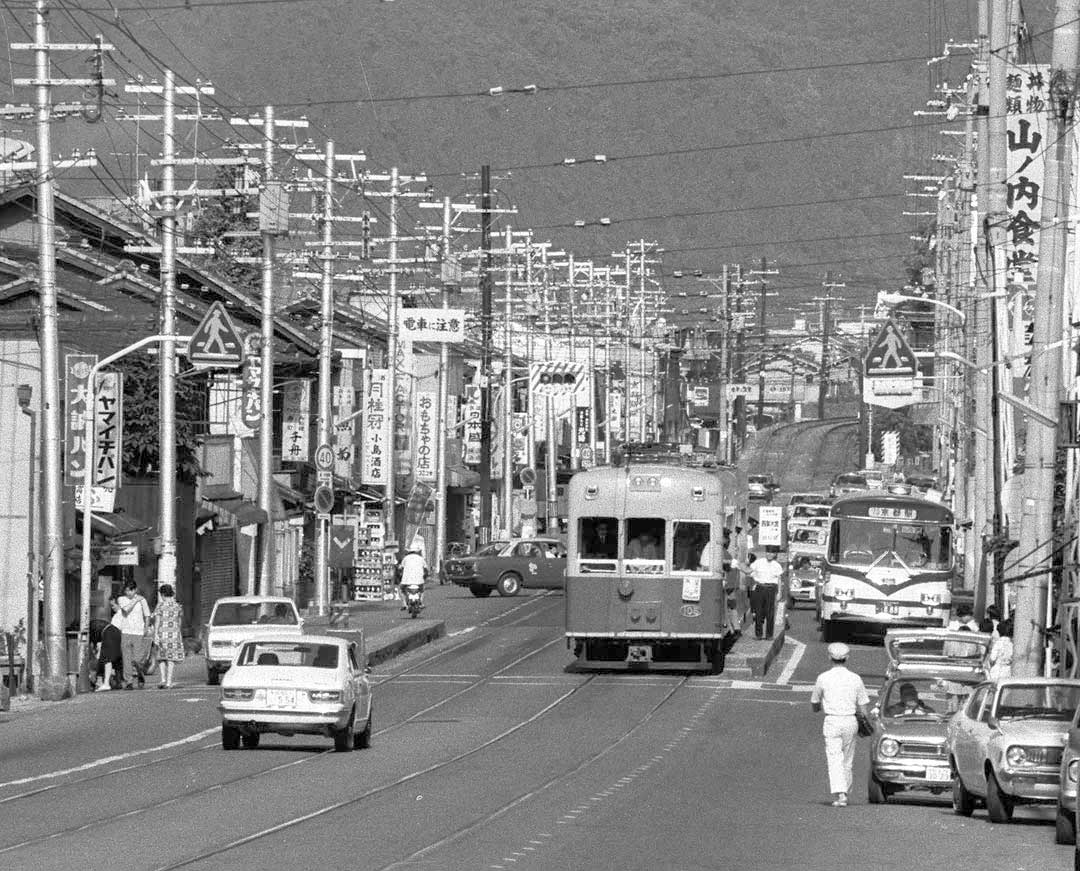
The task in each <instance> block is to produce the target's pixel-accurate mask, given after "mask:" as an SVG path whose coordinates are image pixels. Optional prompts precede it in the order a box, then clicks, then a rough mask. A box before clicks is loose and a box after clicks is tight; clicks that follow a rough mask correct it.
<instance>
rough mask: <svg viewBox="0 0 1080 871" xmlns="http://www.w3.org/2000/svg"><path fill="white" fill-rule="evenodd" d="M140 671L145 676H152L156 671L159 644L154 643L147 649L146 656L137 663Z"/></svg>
mask: <svg viewBox="0 0 1080 871" xmlns="http://www.w3.org/2000/svg"><path fill="white" fill-rule="evenodd" d="M136 666H138V669H139V671H140V672H142V673H143V674H152V673H153V672H154V669H156V668H157V666H158V646H157V642H153V643H151V644H150V645H148V646H147V648H146V656H145V657H144V658H143V659H142V660H141V661H139V662H137V663H136Z"/></svg>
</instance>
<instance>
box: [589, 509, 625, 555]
mask: <svg viewBox="0 0 1080 871" xmlns="http://www.w3.org/2000/svg"><path fill="white" fill-rule="evenodd" d="M583 555H584V556H586V557H593V558H600V559H615V557H617V556H618V555H619V542H618V541H617V540H616V538H615V533H614V531H613V530H612V529H611V526H610V524H609V523H608V522H607V520H604V519H603V518H599V519H597V521H596V523H595V525H594V526H593V532H592V537H591V538H590V539H589V543H588V545H587V547H586V550H585V553H584V554H583Z"/></svg>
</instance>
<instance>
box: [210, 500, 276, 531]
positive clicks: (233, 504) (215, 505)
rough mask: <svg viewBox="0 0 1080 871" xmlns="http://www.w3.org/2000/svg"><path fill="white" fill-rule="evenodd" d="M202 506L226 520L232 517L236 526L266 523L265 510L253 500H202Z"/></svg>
mask: <svg viewBox="0 0 1080 871" xmlns="http://www.w3.org/2000/svg"><path fill="white" fill-rule="evenodd" d="M202 507H203V508H212V509H213V510H214V511H216V512H217V513H218V515H220V516H222V517H223V519H226V520H228V519H229V518H232V520H233V522H234V523H235V524H236V525H237V526H251V525H252V524H256V523H266V521H267V516H266V512H265V511H263V510H262V509H261V508H260V507H259V506H258V505H256V504H255V503H254V502H250V501H248V500H247V499H240V498H234V499H214V500H212V501H207V500H203V503H202Z"/></svg>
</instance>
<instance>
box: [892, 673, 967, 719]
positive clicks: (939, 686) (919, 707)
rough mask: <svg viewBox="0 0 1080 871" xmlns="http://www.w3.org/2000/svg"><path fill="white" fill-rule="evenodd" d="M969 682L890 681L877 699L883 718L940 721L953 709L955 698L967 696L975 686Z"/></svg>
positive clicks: (942, 680) (917, 679) (912, 679)
mask: <svg viewBox="0 0 1080 871" xmlns="http://www.w3.org/2000/svg"><path fill="white" fill-rule="evenodd" d="M977 682H978V681H977V679H976V678H974V677H973V678H972V679H971V680H962V679H961V680H957V679H955V678H954V679H950V680H944V679H942V678H937V677H905V678H903V679H902V680H894V681H893V682H892V683H890V684H889V685H888V686H887V687H886V688H885V691H884V693H883V694H882V697H881V715H882V716H883V717H902V718H904V719H926V718H927V717H933V718H935V719H940V718H943V717H947V716H950V715H951V714H952V713H953V712H954V711H955V710H956V708H957V704H956V697H957V696H966V695H968V694H969V693H970V692H971V690H972V688H973V687H974V686H975V684H976V683H977Z"/></svg>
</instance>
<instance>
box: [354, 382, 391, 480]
mask: <svg viewBox="0 0 1080 871" xmlns="http://www.w3.org/2000/svg"><path fill="white" fill-rule="evenodd" d="M389 388H390V371H389V370H388V369H369V370H367V371H366V373H365V378H364V415H363V424H362V425H363V439H362V442H361V456H360V463H361V466H360V482H361V483H362V484H389V483H390V469H391V446H392V444H393V430H392V428H391V426H392V424H393V421H391V420H390V415H389V402H388V400H389V395H388V391H389Z"/></svg>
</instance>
